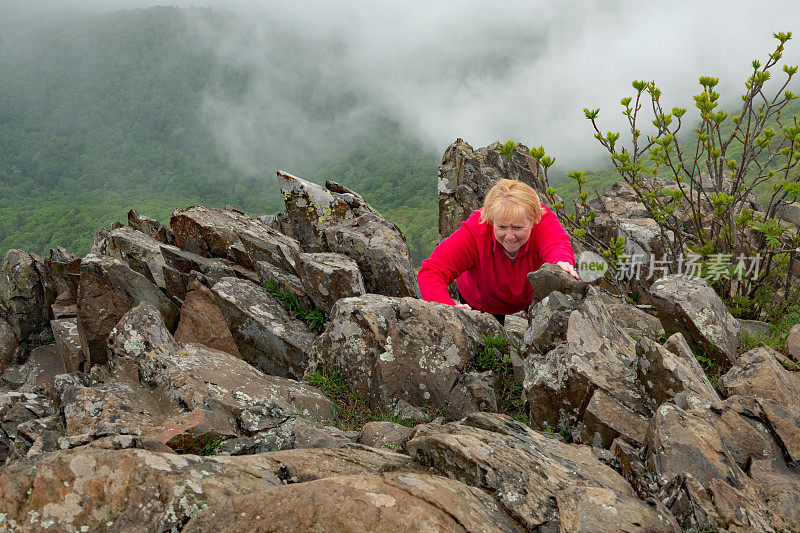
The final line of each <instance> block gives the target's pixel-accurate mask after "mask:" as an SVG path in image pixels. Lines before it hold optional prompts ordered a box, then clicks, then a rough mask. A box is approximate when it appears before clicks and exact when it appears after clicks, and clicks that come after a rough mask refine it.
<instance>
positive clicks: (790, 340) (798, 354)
mask: <svg viewBox="0 0 800 533" xmlns="http://www.w3.org/2000/svg"><path fill="white" fill-rule="evenodd" d="M786 353H787V354H788V355H789V357H791V358H792V359H794V360H795V361H800V324H795V325H794V326H792V329H790V330H789V335H788V336H787V337H786Z"/></svg>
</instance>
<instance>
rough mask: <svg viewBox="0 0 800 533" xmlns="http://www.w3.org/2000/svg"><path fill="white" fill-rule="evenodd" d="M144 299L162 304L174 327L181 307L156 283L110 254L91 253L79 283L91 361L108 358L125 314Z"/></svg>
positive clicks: (161, 309)
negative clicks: (110, 339) (108, 341)
mask: <svg viewBox="0 0 800 533" xmlns="http://www.w3.org/2000/svg"><path fill="white" fill-rule="evenodd" d="M142 302H149V303H151V304H153V305H154V306H156V308H158V310H159V312H160V313H161V315H162V316H163V318H164V322H165V323H166V324H167V327H169V328H170V329H171V330H174V329H175V327H176V326H177V324H178V313H179V310H178V307H177V306H176V305H175V304H174V303H172V301H171V300H170V299H169V298H168V297H167V296H166V295H165V294H164V293H163V292H162V291H161V290H160V289H159V288H158V287H157V286H155V285H154V284H152V283H150V282H149V281H147V279H146V278H145V277H144V276H143V275H141V274H139V273H137V272H134V271H133V270H131V269H130V268H128V267H127V266H125V265H123V264H122V263H121V262H120V261H118V260H116V259H113V258H110V257H100V256H87V257H86V258H85V259H84V260H83V262H82V263H81V281H80V285H79V287H78V333H79V335H80V339H81V345H82V346H83V352H84V354H85V355H86V358H87V359H88V360H89V363H90V365H95V364H103V363H104V362H105V361H106V360H107V357H106V339H107V338H108V334H109V332H111V330H112V328H114V326H116V325H117V322H119V320H120V319H121V318H122V316H123V315H124V314H125V313H127V312H128V311H129V310H130V309H132V308H133V307H135V306H137V305H139V304H140V303H142Z"/></svg>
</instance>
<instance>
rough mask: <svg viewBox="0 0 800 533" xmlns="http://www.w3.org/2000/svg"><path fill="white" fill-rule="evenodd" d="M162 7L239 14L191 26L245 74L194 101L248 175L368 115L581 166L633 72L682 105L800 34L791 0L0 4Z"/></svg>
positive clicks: (332, 138) (3, 3) (796, 54)
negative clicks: (232, 91) (246, 84)
mask: <svg viewBox="0 0 800 533" xmlns="http://www.w3.org/2000/svg"><path fill="white" fill-rule="evenodd" d="M165 3H166V4H172V5H178V6H183V7H186V6H190V5H195V6H198V5H199V6H215V7H217V8H219V9H223V10H228V11H232V12H234V13H235V14H236V15H237V17H236V18H234V19H233V22H231V21H230V20H229V21H228V22H227V23H226V24H220V25H217V24H215V23H214V22H213V21H211V22H209V20H208V19H207V18H201V17H197V18H196V19H194V20H190V23H191V24H193V25H194V28H195V29H196V31H197V32H199V34H200V35H201V36H202V39H203V41H204V42H205V43H207V45H208V46H209V47H211V48H212V49H213V50H214V51H215V53H216V54H217V55H218V56H219V58H220V59H221V60H223V61H224V62H226V63H229V64H231V65H235V66H237V67H238V68H241V69H243V70H246V71H247V72H249V73H250V74H251V75H252V77H253V80H254V81H255V83H252V84H251V85H250V88H249V90H248V92H247V93H246V94H244V95H241V97H240V98H238V99H237V100H236V101H229V100H228V99H227V98H226V96H225V94H224V92H222V91H220V90H218V88H215V87H209V88H208V89H207V95H206V98H205V103H204V105H203V108H202V109H201V110H200V112H201V113H202V116H203V119H204V121H205V123H206V124H207V125H208V127H209V128H210V129H211V130H212V131H213V133H214V134H215V136H216V138H217V140H218V141H219V144H220V148H221V150H223V151H224V152H226V153H227V154H228V156H229V157H230V159H231V161H233V162H234V163H236V164H237V165H238V166H240V167H241V168H243V169H245V170H251V171H256V169H258V168H259V167H261V166H262V165H263V164H264V159H265V158H268V157H271V156H272V155H274V153H275V152H276V151H280V150H288V149H290V148H287V147H288V146H292V147H293V148H291V149H294V150H296V151H298V152H302V151H304V150H313V149H314V148H315V147H317V148H318V147H321V146H323V145H325V146H327V147H337V146H341V145H342V143H348V142H355V141H357V140H358V138H359V134H358V131H360V130H361V129H363V128H365V127H368V125H369V124H370V122H371V121H373V120H375V117H376V116H385V117H388V118H390V119H393V120H396V121H398V122H399V123H400V125H401V126H402V127H403V128H404V129H405V130H406V131H408V132H409V133H410V134H411V135H413V136H414V137H416V138H418V139H419V140H421V141H422V142H423V143H424V144H425V145H428V146H431V147H432V149H434V150H436V151H437V152H439V153H441V152H442V151H443V150H444V148H445V147H446V146H447V145H448V144H449V143H451V142H452V141H453V140H454V139H455V138H457V137H461V138H463V139H465V140H466V141H468V142H469V143H470V144H472V145H473V146H475V147H478V146H484V145H486V144H488V143H490V142H492V141H495V140H500V141H505V140H506V139H514V140H516V141H520V142H523V143H525V144H527V145H528V146H534V145H540V144H542V145H544V146H545V148H546V149H547V150H548V152H549V153H551V154H552V155H555V156H556V157H557V158H558V160H559V161H560V162H561V163H564V164H568V165H575V166H578V165H586V164H589V163H590V161H589V159H590V158H592V157H595V156H597V155H598V154H600V153H601V152H600V149H599V147H598V146H597V145H596V141H594V139H593V138H592V131H591V130H590V127H589V124H588V122H587V121H586V120H585V119H584V118H583V112H582V109H583V108H584V107H592V108H594V107H599V108H601V114H600V119H601V124H602V125H603V127H604V128H605V129H614V130H619V129H621V128H622V126H623V123H622V122H621V119H622V117H621V115H620V114H619V104H618V102H619V99H620V98H621V97H623V96H627V95H629V94H630V93H631V92H632V89H631V87H630V82H631V80H633V79H647V80H651V79H652V80H655V81H656V83H657V84H658V85H659V86H660V87H661V88H662V90H663V93H664V98H663V99H664V103H665V104H666V105H667V106H668V107H671V106H672V105H680V106H682V107H687V108H691V95H692V94H694V92H696V90H697V78H698V76H700V75H704V74H713V75H715V76H718V77H719V78H720V86H719V88H720V92H722V93H723V95H727V96H729V97H730V100H731V101H734V100H735V99H738V97H739V95H740V94H741V91H742V88H743V80H744V78H745V76H746V75H747V73H748V71H749V64H750V62H751V61H752V60H753V59H755V58H759V59H762V60H763V59H764V58H765V56H766V54H767V53H768V52H770V51H772V48H773V42H774V39H773V38H772V33H773V32H775V31H792V30H794V32H795V33H796V38H797V39H800V24H798V22H800V10H798V9H797V8H796V4H795V2H791V1H771V2H765V3H757V2H752V1H709V2H701V1H694V2H671V1H670V2H642V1H612V0H607V1H584V2H570V1H551V2H532V1H528V2H523V1H506V2H502V3H499V2H487V1H485V0H459V1H447V2H436V3H431V2H397V1H392V2H381V1H374V0H373V1H363V2H332V1H324V2H323V1H313V2H298V3H292V4H291V5H289V3H286V2H266V1H260V2H257V1H252V0H251V1H245V0H241V1H228V2H203V1H202V0H199V1H195V2H160V3H156V2H152V1H144V0H130V1H124V0H116V1H114V0H102V1H101V0H92V1H87V0H81V1H77V0H74V1H73V0H59V1H58V2H57V3H56V2H52V1H49V2H43V1H37V0H29V1H28V2H25V3H24V6H20V5H21V4H23V3H22V2H18V1H14V2H9V1H7V0H0V17H2V18H4V19H5V20H6V22H9V21H13V20H26V19H32V18H37V17H54V16H61V14H62V13H65V12H69V11H70V10H72V9H82V10H87V9H88V10H103V11H105V10H111V9H119V8H134V7H149V6H152V5H163V4H165ZM764 6H766V7H764ZM784 62H786V63H789V64H798V63H800V43H798V42H795V41H790V43H789V45H788V50H787V53H786V54H785V57H784ZM781 75H782V74H781ZM777 78H778V79H780V76H777ZM307 80H313V84H310V85H308V87H310V89H309V92H308V94H304V95H302V98H300V99H299V101H298V95H297V93H296V87H297V86H298V84H300V85H303V84H304V83H305V82H306V81H307ZM798 92H800V91H798ZM342 94H345V95H347V98H345V99H344V100H343V101H342V102H341V110H340V112H338V113H336V114H335V115H334V116H324V115H320V113H318V112H315V108H317V107H319V106H322V105H324V106H330V105H332V102H333V103H334V104H335V105H338V104H337V102H338V100H337V99H338V98H340V96H341V95H342ZM337 143H338V144H337Z"/></svg>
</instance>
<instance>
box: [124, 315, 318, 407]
mask: <svg viewBox="0 0 800 533" xmlns="http://www.w3.org/2000/svg"><path fill="white" fill-rule="evenodd" d="M108 342H109V351H110V353H111V354H112V355H113V356H114V358H115V361H116V360H121V363H122V364H124V363H125V362H126V361H128V362H130V363H132V365H133V367H135V369H136V373H137V374H138V376H139V379H140V380H141V381H142V382H143V383H145V384H149V385H150V386H151V387H156V386H157V387H161V388H162V390H164V391H165V392H166V394H167V395H168V396H169V397H170V398H172V400H173V401H174V402H175V403H176V405H181V406H185V407H186V408H188V409H196V408H210V407H216V406H220V405H221V406H223V408H224V409H225V410H226V411H228V412H231V413H233V414H234V415H235V416H237V417H239V418H241V417H242V416H244V415H246V410H247V409H251V408H253V407H255V406H263V407H266V408H273V407H277V408H280V409H283V410H284V411H285V412H286V413H287V414H300V415H303V416H309V417H315V418H318V419H321V420H330V419H332V418H333V414H334V406H333V403H332V402H331V401H330V400H329V399H328V398H326V397H325V396H324V395H323V394H322V393H320V392H318V391H317V390H316V389H314V388H313V387H310V386H308V385H305V384H303V383H299V382H296V381H292V380H288V379H284V378H280V377H276V376H267V375H264V374H263V373H261V372H260V371H259V370H258V369H256V368H254V367H252V366H250V365H248V364H247V363H245V362H244V361H242V360H241V359H238V358H236V357H233V356H232V355H230V354H228V353H226V352H221V351H218V350H213V349H210V348H206V347H204V346H202V345H197V344H188V345H185V346H181V345H179V344H178V343H176V342H175V340H174V339H173V338H172V336H171V335H170V334H169V331H167V329H166V327H165V326H164V323H163V321H162V319H161V317H160V316H159V313H158V312H157V311H156V310H155V308H154V307H153V306H152V305H151V304H148V303H144V304H142V305H140V306H138V307H136V308H135V309H132V310H131V311H130V312H129V313H128V314H127V315H126V316H125V317H124V318H123V319H122V320H121V321H120V323H119V324H118V325H117V327H115V328H114V330H113V331H112V332H111V334H110V336H109V341H108ZM240 422H241V420H240Z"/></svg>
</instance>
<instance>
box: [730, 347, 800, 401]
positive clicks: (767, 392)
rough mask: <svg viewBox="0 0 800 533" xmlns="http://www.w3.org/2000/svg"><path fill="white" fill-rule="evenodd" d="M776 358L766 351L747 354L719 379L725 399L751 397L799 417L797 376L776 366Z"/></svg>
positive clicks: (768, 350) (779, 364) (799, 389)
mask: <svg viewBox="0 0 800 533" xmlns="http://www.w3.org/2000/svg"><path fill="white" fill-rule="evenodd" d="M779 356H780V354H778V353H777V352H775V351H774V350H772V349H770V348H767V347H759V348H754V349H752V350H750V351H749V352H747V353H745V354H743V355H742V356H741V357H739V359H737V361H736V364H735V365H734V366H733V367H732V368H731V369H730V370H729V371H728V372H727V373H726V374H725V375H724V376H722V377H721V378H720V379H719V386H720V389H721V390H722V391H723V392H724V393H725V395H726V396H733V395H736V394H740V395H744V396H754V397H759V398H764V399H766V400H770V401H772V402H775V403H777V404H780V405H783V406H784V407H786V408H787V409H789V410H790V411H794V412H795V413H797V414H798V415H800V373H798V372H792V371H789V370H787V369H786V368H784V367H783V365H782V364H781V363H779V362H778V359H777V357H779Z"/></svg>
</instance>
